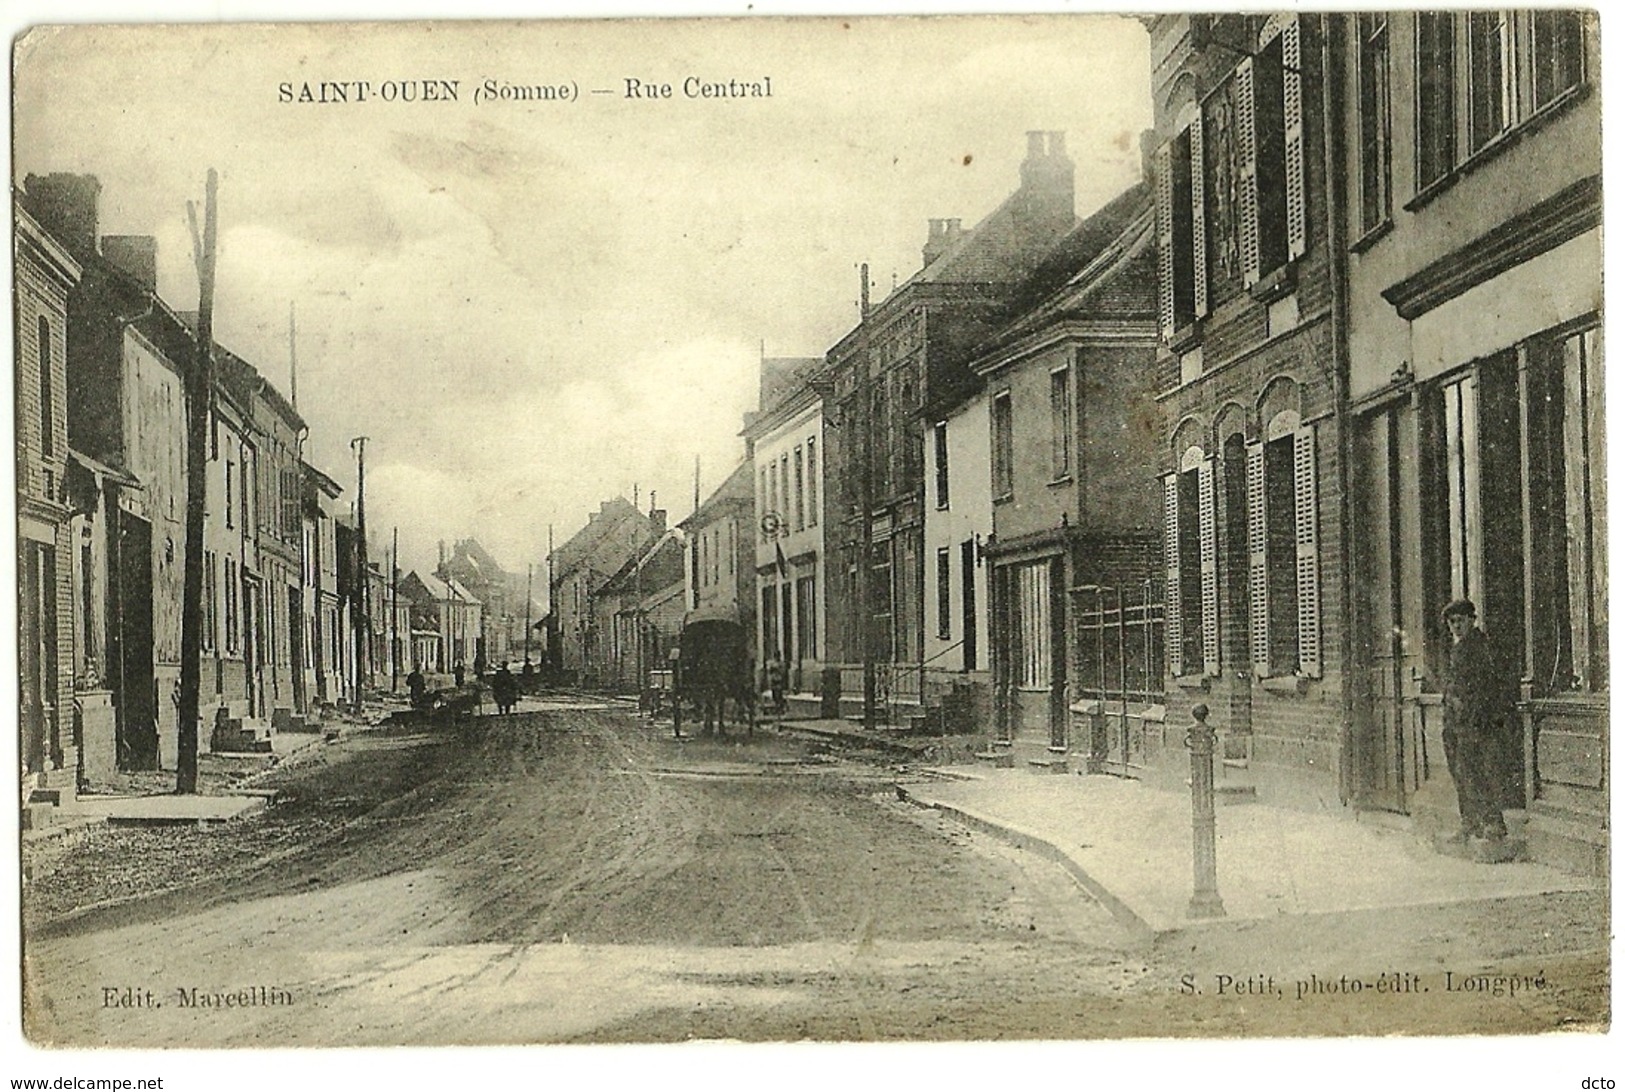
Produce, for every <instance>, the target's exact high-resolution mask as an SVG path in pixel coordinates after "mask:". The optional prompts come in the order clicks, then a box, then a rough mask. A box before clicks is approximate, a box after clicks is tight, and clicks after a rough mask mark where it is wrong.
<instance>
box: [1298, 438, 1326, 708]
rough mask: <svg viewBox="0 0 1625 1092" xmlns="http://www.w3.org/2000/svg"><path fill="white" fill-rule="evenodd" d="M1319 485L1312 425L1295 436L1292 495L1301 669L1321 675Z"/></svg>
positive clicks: (1308, 673) (1311, 674)
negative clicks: (1295, 533)
mask: <svg viewBox="0 0 1625 1092" xmlns="http://www.w3.org/2000/svg"><path fill="white" fill-rule="evenodd" d="M1315 486H1316V482H1315V430H1314V426H1312V425H1311V426H1309V427H1306V428H1300V429H1298V430H1297V432H1295V433H1294V434H1293V437H1292V496H1293V501H1294V504H1295V506H1296V509H1297V511H1296V516H1297V520H1296V522H1297V529H1298V534H1297V539H1298V574H1297V575H1298V671H1299V672H1300V673H1301V674H1304V675H1308V676H1310V677H1312V678H1319V677H1320V674H1321V650H1320V535H1319V509H1318V507H1317V504H1316V489H1315Z"/></svg>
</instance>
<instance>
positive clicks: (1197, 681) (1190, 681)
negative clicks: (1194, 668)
mask: <svg viewBox="0 0 1625 1092" xmlns="http://www.w3.org/2000/svg"><path fill="white" fill-rule="evenodd" d="M1174 685H1175V686H1177V687H1179V688H1180V689H1181V690H1206V689H1208V687H1209V685H1210V684H1209V682H1208V677H1207V676H1206V675H1179V676H1177V677H1176V678H1175V679H1174Z"/></svg>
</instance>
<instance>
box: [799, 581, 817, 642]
mask: <svg viewBox="0 0 1625 1092" xmlns="http://www.w3.org/2000/svg"><path fill="white" fill-rule="evenodd" d="M815 579H816V578H814V577H812V576H801V577H797V578H796V642H797V643H798V644H799V645H800V646H801V657H802V659H813V658H816V657H817V655H818V594H817V591H818V587H817V584H816V583H815Z"/></svg>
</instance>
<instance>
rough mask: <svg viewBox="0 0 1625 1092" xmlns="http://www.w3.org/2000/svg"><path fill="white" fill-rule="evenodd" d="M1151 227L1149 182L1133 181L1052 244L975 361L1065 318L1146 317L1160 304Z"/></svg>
mask: <svg viewBox="0 0 1625 1092" xmlns="http://www.w3.org/2000/svg"><path fill="white" fill-rule="evenodd" d="M1155 239H1156V229H1155V217H1154V210H1153V207H1152V202H1151V193H1150V188H1149V187H1148V186H1146V185H1145V184H1144V183H1140V184H1138V185H1135V186H1133V187H1131V188H1129V189H1128V190H1125V191H1124V192H1123V193H1122V194H1120V195H1118V196H1117V197H1116V198H1114V199H1113V200H1111V201H1109V202H1108V203H1107V204H1106V205H1104V206H1103V207H1102V208H1101V209H1100V210H1099V211H1098V212H1096V213H1095V214H1094V215H1092V216H1090V217H1089V218H1088V219H1087V220H1085V221H1084V222H1083V223H1081V224H1079V225H1078V227H1077V228H1075V229H1074V230H1073V231H1072V232H1070V233H1069V234H1068V235H1067V237H1066V238H1064V239H1062V240H1061V241H1060V242H1059V243H1057V244H1056V246H1055V247H1054V249H1053V250H1052V251H1051V252H1050V253H1049V254H1048V255H1047V256H1046V257H1045V259H1044V261H1043V262H1042V263H1041V264H1040V266H1039V268H1038V269H1037V270H1036V271H1035V272H1034V273H1033V275H1032V277H1030V278H1029V279H1028V280H1027V281H1026V282H1024V283H1023V284H1022V285H1021V286H1020V288H1019V289H1018V290H1017V291H1016V293H1015V295H1014V296H1013V297H1012V298H1011V301H1010V304H1009V308H1008V310H1007V312H1006V313H1007V315H1008V317H1009V321H1008V322H1007V323H1006V324H1004V325H1003V326H1001V327H1000V328H999V330H998V331H997V332H996V333H994V334H993V335H992V336H991V337H989V338H988V339H987V340H986V341H984V342H983V343H982V345H981V346H979V348H978V350H977V356H978V360H977V361H976V362H975V363H974V364H973V367H976V368H978V369H979V370H982V371H986V370H987V369H989V368H991V367H996V366H998V364H1000V363H1002V360H995V359H994V358H993V354H995V353H996V352H997V351H998V350H999V349H1002V348H1005V347H1008V346H1009V345H1011V344H1012V343H1014V342H1016V341H1019V340H1020V339H1021V338H1023V337H1026V336H1028V335H1030V334H1032V333H1034V332H1036V331H1038V330H1040V329H1042V328H1044V327H1045V326H1047V325H1050V324H1052V323H1055V322H1059V321H1064V320H1068V319H1117V320H1124V319H1128V320H1136V319H1143V320H1151V319H1154V318H1155V317H1156V311H1157V295H1156V293H1157V268H1156V245H1155Z"/></svg>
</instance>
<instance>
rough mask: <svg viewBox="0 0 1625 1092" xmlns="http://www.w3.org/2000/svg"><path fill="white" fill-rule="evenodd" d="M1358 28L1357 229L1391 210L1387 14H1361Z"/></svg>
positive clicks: (1380, 219)
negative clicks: (1358, 132)
mask: <svg viewBox="0 0 1625 1092" xmlns="http://www.w3.org/2000/svg"><path fill="white" fill-rule="evenodd" d="M1358 18H1359V28H1360V74H1359V80H1360V232H1361V234H1362V235H1363V234H1365V233H1367V232H1370V231H1373V230H1375V229H1376V228H1377V227H1379V226H1381V225H1382V224H1384V223H1386V222H1387V221H1388V218H1389V216H1390V215H1391V214H1392V212H1393V208H1392V187H1391V184H1390V177H1391V173H1392V167H1393V147H1392V132H1391V129H1390V116H1389V108H1388V94H1389V70H1388V17H1387V16H1386V15H1384V14H1382V13H1376V14H1366V15H1361V16H1359V17H1358Z"/></svg>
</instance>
